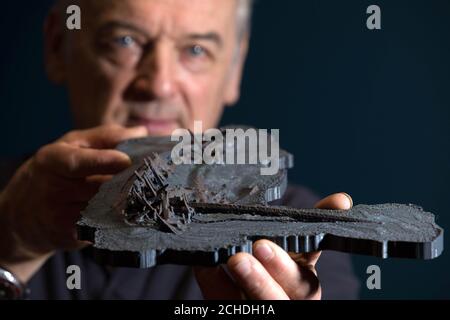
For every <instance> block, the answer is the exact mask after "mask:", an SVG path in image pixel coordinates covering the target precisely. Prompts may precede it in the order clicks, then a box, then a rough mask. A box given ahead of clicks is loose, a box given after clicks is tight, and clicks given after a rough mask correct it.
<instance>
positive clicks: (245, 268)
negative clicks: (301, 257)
mask: <svg viewBox="0 0 450 320" xmlns="http://www.w3.org/2000/svg"><path fill="white" fill-rule="evenodd" d="M227 266H228V269H229V271H230V273H231V275H232V276H233V278H234V280H235V281H236V283H237V285H238V286H239V287H240V288H241V289H242V290H243V291H244V292H245V294H246V295H247V297H248V298H250V299H255V300H287V299H289V297H288V295H287V294H286V293H285V292H284V290H283V289H282V288H281V286H280V285H279V284H278V283H277V282H276V281H275V280H274V279H273V278H272V277H271V275H270V274H269V273H268V272H267V270H266V269H265V268H264V267H263V266H262V264H261V263H260V262H259V261H258V260H257V259H256V258H254V257H253V256H251V255H249V254H248V253H243V252H240V253H238V254H236V255H234V256H232V257H231V258H230V259H229V260H228V263H227Z"/></svg>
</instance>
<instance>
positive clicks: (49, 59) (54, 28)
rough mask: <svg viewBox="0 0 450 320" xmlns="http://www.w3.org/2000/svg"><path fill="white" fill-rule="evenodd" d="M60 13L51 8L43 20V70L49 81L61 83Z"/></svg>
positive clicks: (62, 61)
mask: <svg viewBox="0 0 450 320" xmlns="http://www.w3.org/2000/svg"><path fill="white" fill-rule="evenodd" d="M61 19H62V18H61V15H60V14H59V12H58V10H57V9H56V8H54V9H52V10H51V11H50V13H49V14H48V16H47V18H46V19H45V22H44V59H45V70H46V71H47V75H48V77H49V79H50V81H52V82H54V83H55V84H61V83H63V82H64V80H65V64H64V54H63V48H64V30H63V26H64V24H63V21H62V20H61Z"/></svg>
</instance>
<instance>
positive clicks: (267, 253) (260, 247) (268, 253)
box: [254, 243, 274, 261]
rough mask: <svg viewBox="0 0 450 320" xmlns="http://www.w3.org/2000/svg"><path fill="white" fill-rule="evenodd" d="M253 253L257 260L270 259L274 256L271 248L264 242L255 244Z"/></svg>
mask: <svg viewBox="0 0 450 320" xmlns="http://www.w3.org/2000/svg"><path fill="white" fill-rule="evenodd" d="M254 254H255V256H256V258H258V260H264V261H267V260H270V259H272V258H273V256H274V252H273V250H272V248H271V247H270V246H269V245H268V244H266V243H261V244H257V245H256V247H255V251H254Z"/></svg>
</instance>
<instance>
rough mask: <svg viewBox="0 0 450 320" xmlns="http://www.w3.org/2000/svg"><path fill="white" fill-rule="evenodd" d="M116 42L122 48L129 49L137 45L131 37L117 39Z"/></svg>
mask: <svg viewBox="0 0 450 320" xmlns="http://www.w3.org/2000/svg"><path fill="white" fill-rule="evenodd" d="M115 42H116V43H117V44H118V45H120V46H121V47H124V48H128V47H131V46H132V45H134V44H135V43H136V41H135V40H134V39H133V38H132V37H131V36H123V37H119V38H116V39H115Z"/></svg>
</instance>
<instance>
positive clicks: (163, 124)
mask: <svg viewBox="0 0 450 320" xmlns="http://www.w3.org/2000/svg"><path fill="white" fill-rule="evenodd" d="M128 125H129V126H145V127H146V128H147V131H148V134H149V135H150V136H170V135H171V134H172V132H173V131H174V130H175V129H177V128H179V123H178V121H177V119H175V118H173V119H153V118H144V117H135V116H131V117H130V119H129V121H128Z"/></svg>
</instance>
